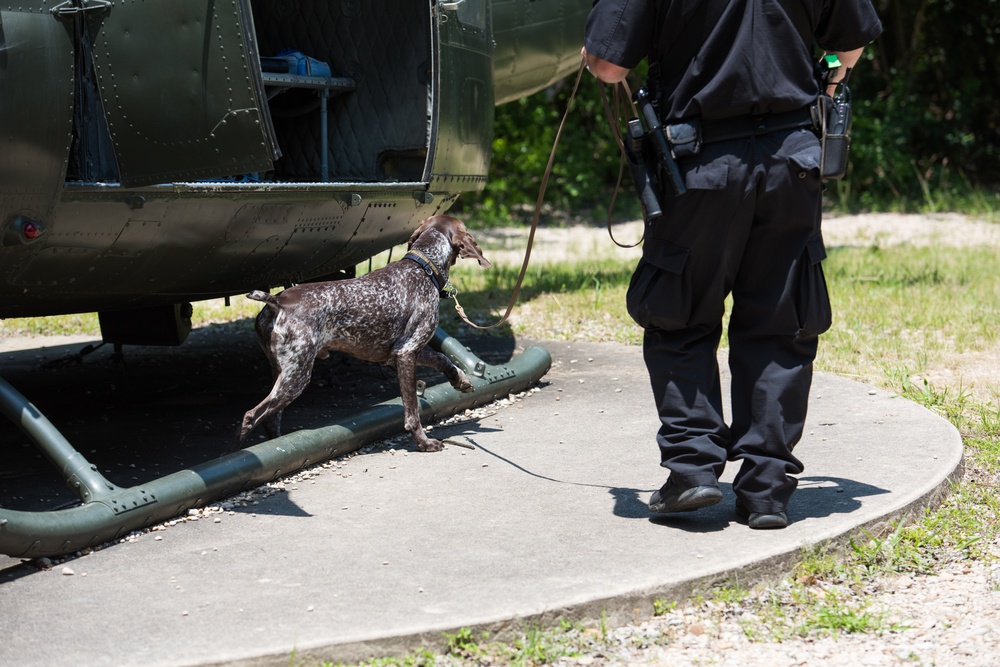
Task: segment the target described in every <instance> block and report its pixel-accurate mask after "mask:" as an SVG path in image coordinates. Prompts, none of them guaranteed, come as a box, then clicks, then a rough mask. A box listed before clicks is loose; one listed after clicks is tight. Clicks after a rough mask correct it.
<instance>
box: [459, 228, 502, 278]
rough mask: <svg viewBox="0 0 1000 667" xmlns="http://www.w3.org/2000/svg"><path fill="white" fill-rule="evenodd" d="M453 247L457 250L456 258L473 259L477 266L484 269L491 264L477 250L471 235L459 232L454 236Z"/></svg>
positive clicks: (463, 231)
mask: <svg viewBox="0 0 1000 667" xmlns="http://www.w3.org/2000/svg"><path fill="white" fill-rule="evenodd" d="M455 247H456V248H458V256H459V257H464V258H466V259H474V260H476V261H478V262H479V266H481V267H483V268H484V269H488V268H490V267H491V266H493V265H492V264H490V261H489V260H488V259H486V258H485V257H483V251H482V250H480V249H479V246H478V245H477V244H476V239H474V238H472V234H470V233H469V232H467V231H465V230H464V229H463V230H459V231H458V232H457V233H456V235H455Z"/></svg>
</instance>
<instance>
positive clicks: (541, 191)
mask: <svg viewBox="0 0 1000 667" xmlns="http://www.w3.org/2000/svg"><path fill="white" fill-rule="evenodd" d="M586 64H587V61H586V60H585V59H581V62H580V70H579V71H578V72H577V73H576V83H574V84H573V92H572V93H570V96H569V102H568V103H567V104H566V111H564V112H563V117H562V120H561V121H559V129H558V130H557V131H556V138H555V141H553V142H552V151H551V152H550V153H549V162H548V164H547V165H545V173H544V174H543V176H542V182H541V185H540V186H539V188H538V199H537V200H536V201H535V213H534V215H533V216H532V219H531V232H529V234H528V245H527V247H526V248H525V249H524V262H523V263H522V264H521V273H520V274H519V275H518V276H517V282H516V283H515V284H514V292H513V293H512V294H511V295H510V302H509V303H508V304H507V312H505V313H504V314H503V317H501V318H500V321H499V322H496V323H495V324H490V325H486V326H481V325H479V324H476V323H474V322H471V321H469V318H468V317H466V315H465V309H464V308H462V305H461V304H460V303H459V302H458V295H457V293H452V294H451V298H452V299H454V300H455V310H456V311H458V316H459V317H461V318H462V320H464V321H465V323H466V324H468V325H469V326H471V327H473V328H475V329H495V328H496V327H498V326H500V325H501V324H503V323H504V322H506V321H507V318H508V317H510V314H511V312H512V311H513V310H514V305H515V304H516V303H517V295H518V294H519V293H520V291H521V283H523V282H524V275H525V274H526V273H527V272H528V259H529V258H530V257H531V246H532V245H533V244H534V242H535V230H537V229H538V218H539V217H540V216H541V212H542V201H543V200H544V199H545V188H546V187H547V186H548V184H549V175H550V174H551V173H552V165H553V163H555V159H556V148H558V147H559V139H560V138H561V137H562V131H563V127H564V126H565V125H566V118H567V117H568V116H569V110H570V109H572V108H573V101H574V100H575V99H576V93H577V91H578V90H579V89H580V80H581V79H582V78H583V70H584V69H586Z"/></svg>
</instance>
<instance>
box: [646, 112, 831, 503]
mask: <svg viewBox="0 0 1000 667" xmlns="http://www.w3.org/2000/svg"><path fill="white" fill-rule="evenodd" d="M819 156H820V147H819V140H818V139H817V138H816V136H815V135H814V134H813V133H812V132H811V131H810V130H808V129H796V130H785V131H779V132H773V133H770V134H764V135H759V136H756V137H747V138H743V139H736V140H731V141H724V142H719V143H712V144H708V145H706V146H704V147H703V148H702V152H701V154H699V155H697V156H695V157H692V158H685V159H684V161H683V162H682V164H681V165H680V167H681V171H682V172H683V173H684V176H685V181H686V184H687V187H688V192H687V194H685V195H683V196H681V197H678V198H674V197H673V196H672V194H670V193H664V194H662V195H661V196H662V203H663V208H664V215H663V217H662V218H659V219H657V220H654V221H653V223H652V224H647V228H646V236H645V239H646V240H645V244H644V247H643V257H642V259H641V260H640V262H639V265H638V266H637V267H636V270H635V274H634V275H633V277H632V282H631V285H630V286H629V291H628V297H627V303H628V309H629V313H630V314H631V315H632V317H633V318H634V319H635V320H636V322H638V323H639V324H640V325H641V326H643V327H644V329H645V339H644V346H643V351H644V357H645V361H646V366H647V368H648V370H649V376H650V382H651V384H652V388H653V395H654V398H655V400H656V406H657V409H658V411H659V415H660V421H661V424H662V425H661V427H660V429H659V432H658V434H657V444H658V445H659V447H660V452H661V465H663V466H664V467H666V468H668V469H669V470H670V471H671V475H672V476H673V477H674V478H675V479H676V480H677V481H678V482H680V483H682V484H684V485H703V484H710V485H714V484H717V482H718V478H719V475H720V474H721V473H722V471H723V469H724V467H725V465H726V461H736V460H740V461H742V463H741V467H740V470H739V473H738V474H737V477H736V479H735V481H734V484H733V488H734V491H735V492H736V495H737V497H738V498H739V500H740V501H741V503H742V504H743V505H744V506H745V507H746V508H747V509H748V510H750V511H751V512H768V513H770V512H776V511H781V510H784V509H785V508H786V507H787V505H788V501H789V498H790V497H791V495H792V493H793V492H794V490H795V487H796V484H797V481H796V480H795V478H793V477H791V476H790V475H793V474H798V473H800V472H802V464H801V463H800V462H799V460H798V459H796V458H795V457H794V456H793V455H792V448H793V447H794V446H795V444H796V443H797V442H798V441H799V438H800V437H801V435H802V429H803V423H804V421H805V417H806V406H807V400H808V395H809V386H810V383H811V381H812V362H813V359H814V358H815V356H816V345H817V338H818V336H819V334H820V333H822V332H823V331H825V330H826V329H827V328H829V326H830V302H829V297H828V295H827V291H826V283H825V279H824V278H823V272H822V271H823V270H822V266H821V264H820V262H821V261H822V259H823V258H824V257H825V256H826V253H825V250H824V247H823V239H822V236H821V234H820V218H821V182H820V175H819ZM729 294H732V296H733V309H732V313H731V317H730V322H729V368H730V372H731V374H732V396H731V399H732V419H731V422H730V424H729V425H727V423H726V421H725V418H724V416H723V410H722V396H721V387H720V381H719V368H718V363H717V356H716V355H717V350H718V345H719V340H720V336H721V333H722V318H723V313H724V301H725V299H726V297H727V296H728V295H729Z"/></svg>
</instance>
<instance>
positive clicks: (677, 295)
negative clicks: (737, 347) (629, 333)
mask: <svg viewBox="0 0 1000 667" xmlns="http://www.w3.org/2000/svg"><path fill="white" fill-rule="evenodd" d="M690 252H691V251H690V249H688V248H682V247H680V246H676V245H674V244H672V243H668V242H665V241H660V240H655V239H647V241H646V246H645V248H644V251H643V256H642V259H641V260H639V265H638V266H636V268H635V273H633V274H632V280H631V282H630V283H629V286H628V292H626V294H625V307H626V308H627V309H628V314H629V315H631V316H632V319H633V320H635V322H636V324H638V325H639V326H641V327H643V328H649V327H655V328H659V329H664V330H666V331H675V330H677V329H681V328H683V327H685V326H687V323H688V319H689V317H690V311H691V290H690V289H686V288H685V285H684V280H683V276H684V265H685V264H686V263H687V258H688V255H689V254H690Z"/></svg>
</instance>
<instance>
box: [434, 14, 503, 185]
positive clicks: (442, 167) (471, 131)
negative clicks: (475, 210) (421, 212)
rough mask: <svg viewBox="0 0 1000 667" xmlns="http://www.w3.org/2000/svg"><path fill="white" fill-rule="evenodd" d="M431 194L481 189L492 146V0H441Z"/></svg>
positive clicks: (437, 20) (437, 18) (436, 17)
mask: <svg viewBox="0 0 1000 667" xmlns="http://www.w3.org/2000/svg"><path fill="white" fill-rule="evenodd" d="M432 16H433V20H434V22H435V23H436V25H435V26H434V30H432V34H433V35H434V39H436V40H437V44H436V48H434V49H433V51H434V53H435V54H436V58H435V60H434V65H435V71H434V87H433V93H432V99H431V101H430V103H431V105H432V113H431V119H432V120H431V132H430V152H431V154H430V159H429V160H428V164H430V165H431V167H430V172H431V173H430V178H429V179H428V180H429V181H430V190H431V191H434V190H436V189H447V190H451V191H454V190H455V189H456V188H457V189H459V190H463V191H473V190H482V189H483V186H485V185H486V176H487V174H488V172H489V168H490V153H491V151H492V146H493V113H494V109H493V38H492V19H491V14H490V2H489V1H488V0H447V1H445V0H438V2H437V5H436V7H435V9H434V11H433V13H432Z"/></svg>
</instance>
